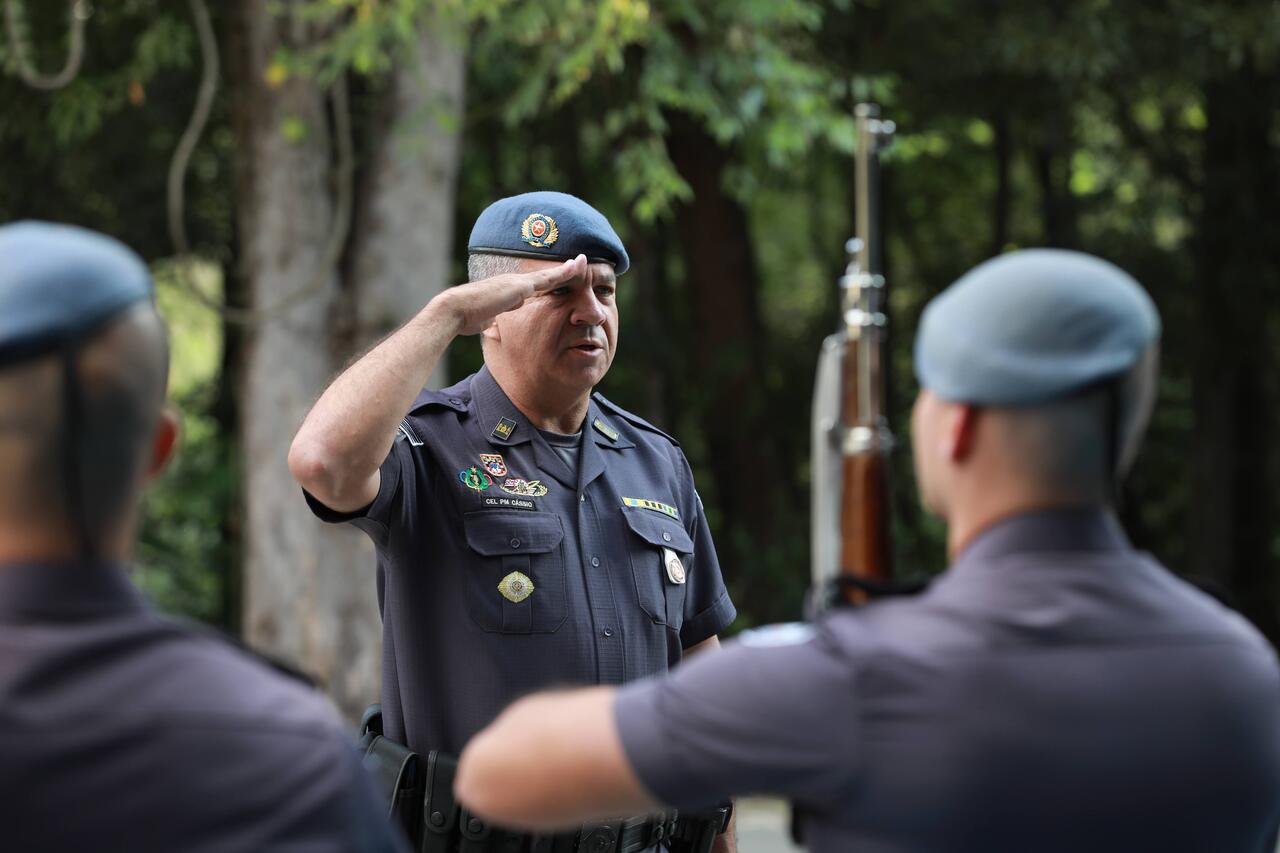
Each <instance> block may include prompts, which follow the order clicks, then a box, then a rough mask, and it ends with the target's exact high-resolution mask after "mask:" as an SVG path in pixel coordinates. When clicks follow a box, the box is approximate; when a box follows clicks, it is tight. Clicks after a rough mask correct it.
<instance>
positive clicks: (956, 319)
mask: <svg viewBox="0 0 1280 853" xmlns="http://www.w3.org/2000/svg"><path fill="white" fill-rule="evenodd" d="M1159 335H1160V315H1159V314H1157V313H1156V308H1155V305H1154V304H1153V303H1152V302H1151V298H1150V297H1149V296H1147V293H1146V291H1144V290H1143V289H1142V287H1141V286H1140V285H1139V284H1138V283H1137V282H1136V281H1134V280H1133V278H1131V277H1130V276H1129V275H1128V274H1127V273H1125V272H1124V271H1123V270H1121V269H1120V268H1119V267H1117V266H1115V265H1114V264H1110V263H1108V262H1107V261H1104V260H1101V259H1100V258H1095V257H1093V256H1092V255H1086V254H1083V253H1081V252H1069V251H1064V250H1061V249H1027V250H1024V251H1020V252H1012V253H1010V254H1007V255H1002V256H1000V257H998V258H994V259H992V260H989V261H987V262H986V263H983V264H980V265H978V266H977V267H975V268H974V269H972V270H970V271H969V272H967V273H965V275H963V276H962V277H961V278H960V279H959V280H958V281H956V282H955V283H954V284H952V285H951V286H950V287H949V288H947V289H946V290H945V291H943V292H942V293H941V294H939V295H938V296H937V297H936V298H935V299H934V300H933V301H932V302H930V303H929V305H928V306H927V307H926V308H925V311H924V316H923V317H921V319H920V328H919V330H918V331H917V333H916V345H915V368H916V378H918V379H919V380H920V384H921V385H922V386H924V387H926V388H928V389H929V390H930V391H932V392H933V393H935V394H937V395H938V396H939V397H941V398H943V399H944V400H950V401H952V402H963V403H977V404H985V405H994V406H1001V405H1003V406H1018V405H1031V404H1035V403H1041V402H1045V401H1048V400H1052V399H1055V398H1059V397H1064V396H1067V395H1069V394H1071V393H1072V392H1074V391H1078V390H1082V389H1084V388H1086V387H1088V386H1090V385H1092V384H1094V383H1096V382H1100V381H1103V380H1106V379H1109V378H1113V377H1116V376H1119V375H1120V374H1122V373H1124V372H1126V371H1127V370H1129V369H1130V368H1131V367H1133V366H1134V365H1135V364H1136V363H1137V362H1138V359H1139V358H1140V357H1141V356H1142V355H1143V353H1144V352H1146V350H1147V349H1148V348H1149V347H1150V346H1152V345H1153V344H1154V343H1155V342H1156V339H1157V338H1158V337H1159Z"/></svg>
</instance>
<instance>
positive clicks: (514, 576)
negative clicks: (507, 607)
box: [498, 572, 533, 604]
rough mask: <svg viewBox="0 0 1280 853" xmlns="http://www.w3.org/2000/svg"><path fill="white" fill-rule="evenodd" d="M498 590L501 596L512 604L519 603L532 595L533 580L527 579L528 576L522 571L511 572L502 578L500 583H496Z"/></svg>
mask: <svg viewBox="0 0 1280 853" xmlns="http://www.w3.org/2000/svg"><path fill="white" fill-rule="evenodd" d="M498 592H500V593H502V597H503V598H505V599H506V600H507V601H510V602H511V603H512V604H519V603H520V602H522V601H524V600H525V599H526V598H528V597H529V596H531V595H533V581H531V580H529V576H528V575H526V574H524V573H522V572H512V573H511V574H509V575H507V576H506V577H505V578H503V579H502V583H500V584H498Z"/></svg>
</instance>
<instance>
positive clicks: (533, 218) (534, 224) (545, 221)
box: [520, 213, 560, 249]
mask: <svg viewBox="0 0 1280 853" xmlns="http://www.w3.org/2000/svg"><path fill="white" fill-rule="evenodd" d="M520 239H521V240H524V241H525V242H526V243H528V244H529V245H530V246H533V247H534V248H537V249H545V248H546V247H547V246H550V245H551V244H553V243H555V241H556V240H558V239H560V229H559V228H557V227H556V221H555V220H554V219H552V218H551V217H550V216H547V215H546V214H544V213H530V214H529V215H528V216H526V217H525V219H524V222H523V223H521V224H520Z"/></svg>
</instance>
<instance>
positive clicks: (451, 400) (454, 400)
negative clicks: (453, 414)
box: [449, 397, 462, 406]
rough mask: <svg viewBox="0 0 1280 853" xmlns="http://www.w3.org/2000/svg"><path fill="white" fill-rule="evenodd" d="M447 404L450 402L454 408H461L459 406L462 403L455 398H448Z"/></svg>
mask: <svg viewBox="0 0 1280 853" xmlns="http://www.w3.org/2000/svg"><path fill="white" fill-rule="evenodd" d="M449 402H450V403H453V404H454V405H455V406H461V405H462V401H461V400H459V399H458V398H457V397H450V398H449Z"/></svg>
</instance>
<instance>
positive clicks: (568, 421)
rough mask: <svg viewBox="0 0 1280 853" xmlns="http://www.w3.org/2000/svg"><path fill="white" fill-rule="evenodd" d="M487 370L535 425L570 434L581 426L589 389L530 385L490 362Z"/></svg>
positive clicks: (584, 416) (539, 427) (547, 429)
mask: <svg viewBox="0 0 1280 853" xmlns="http://www.w3.org/2000/svg"><path fill="white" fill-rule="evenodd" d="M489 372H490V373H492V374H493V378H494V380H495V381H497V383H498V387H499V388H501V389H502V392H503V393H504V394H506V395H507V398H508V399H510V400H511V402H512V403H513V404H515V407H516V408H517V409H519V410H520V414H522V415H524V416H525V417H526V418H528V420H529V423H530V424H532V425H533V426H534V427H535V428H537V429H541V430H546V431H548V432H558V433H561V434H563V435H570V434H572V433H575V432H577V431H578V430H579V429H581V428H582V422H583V421H584V420H586V417H587V408H588V406H590V404H591V389H590V388H586V389H566V388H560V387H555V386H546V385H543V386H539V387H532V386H529V385H526V384H525V383H522V382H520V381H518V380H516V379H515V377H514V376H513V375H512V374H511V372H510V371H507V370H505V369H504V368H503V367H500V366H499V365H495V364H490V365H489Z"/></svg>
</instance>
